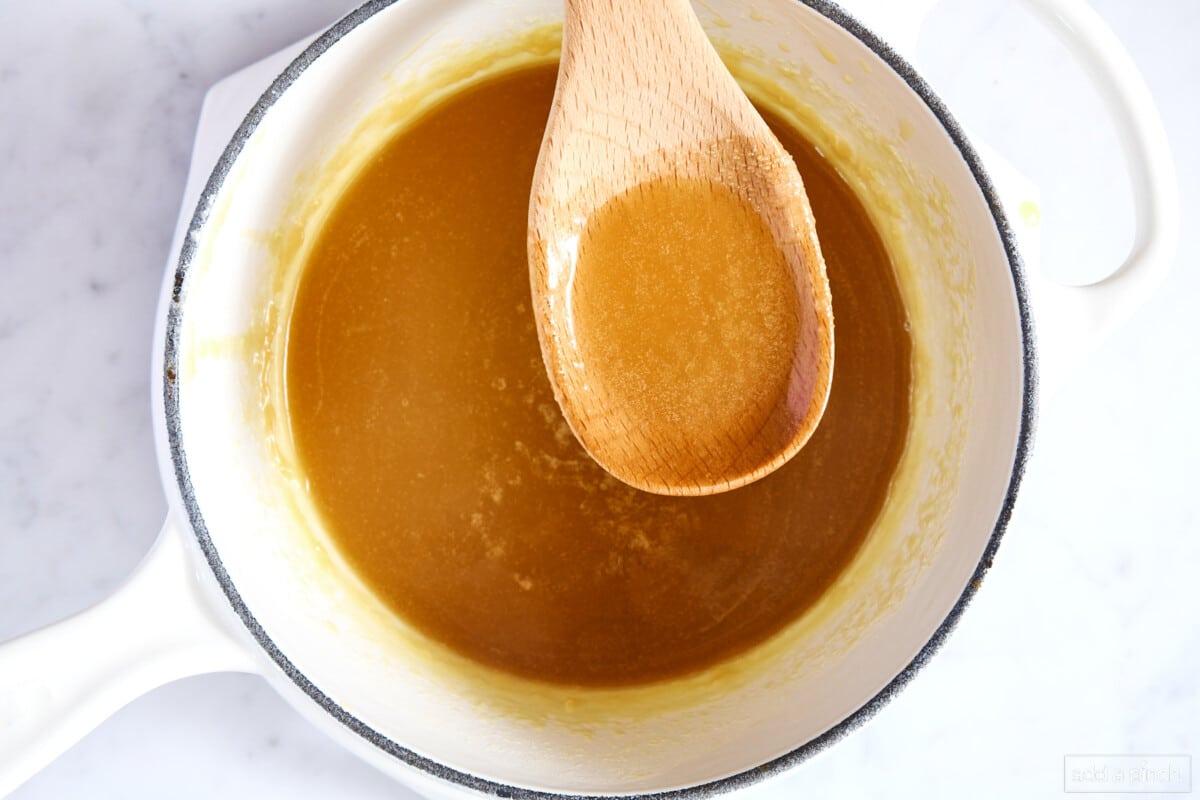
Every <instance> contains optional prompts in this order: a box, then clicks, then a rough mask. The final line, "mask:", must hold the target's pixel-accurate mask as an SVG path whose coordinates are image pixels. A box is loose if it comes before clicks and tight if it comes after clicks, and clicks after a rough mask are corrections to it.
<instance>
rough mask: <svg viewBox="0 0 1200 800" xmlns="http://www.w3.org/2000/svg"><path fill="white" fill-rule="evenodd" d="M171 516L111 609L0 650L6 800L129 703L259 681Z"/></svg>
mask: <svg viewBox="0 0 1200 800" xmlns="http://www.w3.org/2000/svg"><path fill="white" fill-rule="evenodd" d="M184 530H185V529H184V528H183V527H182V523H180V522H177V521H176V519H175V518H174V515H169V516H168V518H167V521H166V523H165V524H164V525H163V529H162V531H161V533H160V534H159V537H158V540H157V541H156V543H155V545H154V548H153V549H152V550H151V551H150V554H149V555H147V556H146V558H145V559H144V560H143V561H142V563H141V565H140V566H139V567H138V568H137V570H136V571H135V572H134V574H133V576H132V577H131V578H130V579H129V580H128V581H127V582H126V583H125V584H124V585H123V586H121V588H119V589H118V590H117V591H116V592H114V593H113V594H112V595H111V596H109V597H108V598H107V599H105V600H103V601H102V602H101V603H99V604H98V605H96V606H93V607H92V608H90V609H88V610H86V611H84V612H82V613H80V614H77V615H76V616H74V617H70V618H69V619H66V620H63V621H62V622H58V623H55V624H53V625H51V626H49V627H47V628H43V629H41V630H38V631H35V632H33V633H30V634H27V635H25V636H22V637H20V638H17V639H14V640H12V641H10V642H6V643H4V644H3V645H0V797H2V796H5V795H7V794H8V793H9V792H11V791H13V790H14V789H15V788H16V787H17V786H19V785H20V784H21V783H23V782H24V781H25V780H27V779H28V778H30V777H31V776H32V775H33V774H34V773H35V772H37V771H38V770H39V769H41V768H42V767H44V766H45V765H46V764H48V763H49V762H50V761H51V760H53V759H54V758H55V757H56V756H58V755H59V754H60V753H62V752H63V751H65V750H66V749H67V748H68V747H70V746H71V745H72V744H74V743H75V742H76V741H78V740H79V739H81V738H82V737H83V736H84V735H85V734H86V733H88V732H89V731H91V730H92V729H93V728H94V727H96V726H97V725H99V724H100V723H101V722H103V721H104V720H105V719H106V718H107V717H109V716H110V715H111V714H113V713H114V712H116V711H117V710H118V709H120V708H121V707H122V706H124V705H125V704H126V703H128V702H130V701H131V700H133V699H135V698H137V697H139V696H140V695H142V694H145V693H146V692H148V691H150V690H151V689H154V688H156V687H158V686H161V685H163V684H165V683H169V682H171V681H173V680H176V679H178V678H184V677H187V676H190V675H198V674H201V673H206V672H254V671H257V669H256V666H255V661H254V658H253V656H252V655H251V652H252V651H251V649H250V648H249V647H248V646H247V645H246V644H245V643H243V642H242V641H241V638H240V637H239V633H240V632H239V631H238V630H237V629H236V628H235V624H236V620H226V619H225V618H224V617H222V616H220V615H219V614H217V613H216V612H215V610H214V609H215V608H216V604H215V603H213V602H212V601H210V600H209V599H208V598H207V597H206V596H205V589H206V587H204V586H202V585H201V583H200V581H199V576H198V575H197V574H196V571H195V569H194V566H193V564H192V558H191V557H190V554H189V553H188V552H187V550H186V546H187V543H186V542H185V541H184V538H183V537H184Z"/></svg>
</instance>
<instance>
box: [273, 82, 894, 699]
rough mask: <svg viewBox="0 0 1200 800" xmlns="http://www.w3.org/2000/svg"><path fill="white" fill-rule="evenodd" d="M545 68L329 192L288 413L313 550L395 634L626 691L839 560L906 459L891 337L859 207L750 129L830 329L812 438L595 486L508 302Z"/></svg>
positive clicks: (306, 281) (762, 619)
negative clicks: (799, 178) (382, 609)
mask: <svg viewBox="0 0 1200 800" xmlns="http://www.w3.org/2000/svg"><path fill="white" fill-rule="evenodd" d="M555 70H556V67H555V65H553V64H547V65H543V66H538V67H531V68H525V69H521V70H518V71H514V72H511V73H507V74H504V75H501V76H497V77H494V78H491V79H488V80H485V81H484V82H482V83H480V84H478V85H475V86H474V87H472V88H469V89H466V90H464V91H462V92H461V93H459V94H457V95H455V96H453V97H451V98H449V99H448V100H447V101H446V102H445V103H443V104H442V105H440V106H438V107H437V108H435V109H434V110H432V111H430V112H428V113H427V114H426V115H424V116H423V117H421V118H420V119H418V120H416V121H415V122H414V123H413V124H411V125H410V126H409V127H407V128H406V129H404V130H403V131H401V132H400V133H399V134H397V136H396V137H395V138H394V139H393V140H392V141H391V142H390V143H389V144H388V145H386V146H385V147H384V148H382V149H381V150H380V152H379V153H378V154H377V155H376V156H375V157H374V159H373V161H372V162H371V163H370V164H369V166H368V167H367V168H366V169H364V171H363V173H362V174H361V176H360V177H359V178H358V179H357V180H356V181H355V183H354V184H353V185H351V187H350V188H349V189H348V190H347V191H346V193H345V195H344V196H343V197H342V198H341V199H340V200H339V201H338V204H337V206H336V208H335V209H334V211H333V213H332V215H331V216H330V218H329V219H328V221H327V223H326V224H325V227H324V229H323V231H322V232H321V234H320V237H319V240H318V241H317V242H316V244H315V246H314V248H313V250H312V254H311V257H310V259H309V262H308V263H307V265H306V266H305V270H304V274H303V276H302V278H301V283H300V286H299V289H298V293H297V296H296V299H295V305H294V308H293V310H292V314H291V320H290V325H289V330H288V343H287V354H286V357H287V366H286V371H287V375H286V380H287V384H286V389H287V397H286V405H287V412H288V416H289V420H290V425H291V430H292V435H293V438H294V441H295V446H296V450H297V453H298V457H299V460H300V465H301V467H302V470H303V472H304V474H305V477H306V479H307V482H308V485H309V491H310V493H311V496H312V499H313V502H314V504H315V505H316V507H317V508H318V510H319V512H320V514H321V516H322V518H323V520H324V524H325V526H326V527H327V528H328V531H329V534H330V536H331V537H332V539H333V540H334V542H335V543H336V545H337V547H338V548H339V549H340V550H341V552H342V554H343V555H344V557H345V559H346V560H347V561H348V562H349V563H350V564H351V566H352V568H353V569H355V570H356V571H357V572H358V573H359V575H360V576H361V577H362V579H363V580H364V581H365V583H366V584H367V585H368V586H369V587H371V589H372V590H373V591H374V592H375V593H376V594H377V595H378V596H379V597H380V598H381V600H382V601H383V602H385V603H386V604H387V605H388V606H390V607H391V608H392V609H393V610H394V611H395V613H396V614H397V615H398V616H399V617H400V618H402V619H403V620H405V621H406V622H407V623H409V624H410V625H412V626H414V627H416V628H417V629H419V630H421V631H423V632H424V633H425V634H426V635H428V636H429V637H430V638H431V639H433V640H435V641H439V642H441V643H443V644H445V645H446V646H448V647H450V648H452V649H454V650H455V651H457V652H459V653H461V654H463V655H465V656H467V657H469V658H471V659H473V660H475V661H477V662H480V663H483V664H486V665H490V666H492V667H496V668H498V669H501V670H505V671H508V672H511V673H515V674H518V675H522V676H526V677H530V678H534V679H541V680H546V681H551V682H556V683H563V684H575V685H592V686H599V685H628V684H635V683H643V682H648V681H652V680H657V679H663V678H669V677H673V676H677V675H681V674H684V673H688V672H691V671H694V670H697V669H701V668H704V667H707V666H710V665H713V664H715V663H717V662H719V661H721V660H723V659H726V658H728V657H730V656H733V655H735V654H737V653H739V652H742V651H744V650H745V649H746V648H749V647H751V646H753V645H754V644H756V643H758V642H761V641H763V640H764V639H766V638H768V637H769V636H771V635H772V634H773V633H775V632H777V631H779V630H780V629H781V628H782V627H783V626H785V625H786V624H788V623H789V622H791V621H792V620H794V619H796V618H797V617H798V616H799V615H800V614H802V613H803V612H804V610H805V609H806V608H808V607H809V606H810V605H811V604H812V603H813V602H814V600H815V599H816V598H818V597H819V596H820V595H821V594H822V592H823V591H825V589H826V588H827V587H828V586H829V585H830V584H831V582H832V581H833V580H834V579H835V578H836V577H837V575H838V574H839V572H840V571H841V570H842V569H843V568H844V567H845V565H846V564H848V563H849V561H850V559H851V558H853V556H854V554H855V553H856V551H857V550H858V548H859V546H860V545H861V544H862V542H863V541H864V538H865V537H866V535H867V533H868V532H869V530H870V528H871V525H872V523H873V522H874V520H875V517H876V515H877V514H878V512H879V510H880V508H881V507H882V504H883V501H884V498H885V496H886V493H887V490H888V485H889V482H890V480H891V476H892V474H893V472H894V470H895V468H896V465H897V463H898V461H899V458H900V455H901V452H902V449H903V446H904V442H905V436H906V431H907V426H908V414H909V384H910V363H909V361H910V352H909V339H908V334H907V333H906V331H905V329H904V325H905V313H904V309H903V306H902V304H901V302H900V297H899V292H898V289H897V286H896V280H895V276H894V274H893V272H892V268H891V264H890V261H889V259H888V256H887V253H886V251H885V249H884V247H883V244H882V242H881V240H880V238H879V236H878V234H877V233H876V232H875V230H874V228H873V227H872V225H871V223H870V221H869V219H868V217H867V214H866V212H865V211H864V209H863V208H862V206H861V204H860V203H859V202H858V200H857V199H856V198H855V197H854V195H853V193H852V192H851V191H850V189H849V188H848V187H847V186H846V185H845V184H844V183H843V182H842V180H841V179H840V178H839V177H838V176H837V174H836V172H835V171H834V170H833V169H832V168H831V167H830V165H829V164H828V163H827V162H825V161H824V159H823V158H822V157H821V156H820V154H819V153H817V152H816V151H815V150H814V149H813V148H812V147H811V146H810V145H809V144H807V143H806V142H805V141H804V140H803V139H801V138H800V137H799V136H798V135H797V134H795V133H794V132H792V131H790V130H787V129H785V128H782V127H780V126H779V125H776V124H773V125H772V127H773V128H774V129H775V131H776V134H777V135H778V136H779V138H780V140H781V141H782V142H783V144H784V146H785V147H786V148H787V149H788V150H789V151H790V152H791V153H792V155H793V156H794V157H795V159H796V162H797V165H798V166H799V168H800V172H801V174H802V175H803V176H804V180H805V184H806V187H807V190H808V194H809V198H810V201H811V203H812V206H813V211H814V214H815V216H816V220H817V233H818V235H819V237H820V239H821V245H822V251H823V253H824V256H825V260H826V265H827V269H828V274H829V279H830V283H831V288H832V293H833V302H834V313H835V316H836V318H837V320H838V329H837V336H838V339H837V347H838V351H837V364H836V371H835V374H834V380H833V388H832V393H831V396H830V399H829V404H828V406H827V409H826V412H825V415H824V417H823V419H822V422H821V424H820V426H819V427H818V428H817V431H816V433H815V434H814V436H813V438H812V439H811V440H810V441H809V443H808V444H807V445H806V447H805V448H804V449H803V450H802V451H801V452H800V453H799V454H798V455H797V456H796V457H795V458H794V459H792V461H790V462H789V463H788V464H787V465H785V466H784V467H783V468H782V469H780V470H779V471H777V472H775V473H774V474H772V475H770V476H768V477H767V478H765V479H763V480H761V481H758V482H757V483H754V484H751V485H749V486H746V487H744V488H741V489H738V490H735V491H732V492H728V493H725V494H720V495H713V496H709V497H695V498H672V497H664V496H660V495H652V494H647V493H644V492H641V491H638V490H635V489H632V488H630V487H628V486H626V485H625V484H622V483H620V482H618V481H616V480H615V479H613V478H612V477H610V476H609V475H608V474H607V473H606V472H605V471H604V470H603V469H601V468H600V467H599V466H598V465H596V464H595V463H594V462H593V461H592V460H591V459H590V458H588V456H587V455H586V454H585V453H584V452H583V450H582V448H581V447H580V446H579V444H578V443H577V442H576V440H575V438H574V437H573V436H572V435H571V432H570V430H569V429H568V428H567V425H566V423H565V422H564V420H563V419H562V416H561V414H560V412H559V410H558V406H557V405H556V404H555V401H554V396H553V393H552V391H551V388H550V385H549V382H548V380H547V377H546V374H545V369H544V367H543V365H542V359H541V353H540V349H539V346H538V340H537V335H536V332H535V330H534V321H533V318H532V312H531V309H530V303H529V278H528V266H527V262H526V249H525V239H526V222H527V210H528V201H529V189H530V184H531V180H532V175H533V169H534V164H535V161H536V158H537V153H538V148H539V145H540V142H541V134H542V128H543V126H544V124H545V120H546V117H547V114H548V112H549V108H550V102H551V98H552V96H553V91H554V79H555ZM765 116H766V117H767V119H768V121H769V122H773V118H772V117H771V116H770V115H769V114H766V115H765ZM756 357H757V356H756Z"/></svg>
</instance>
